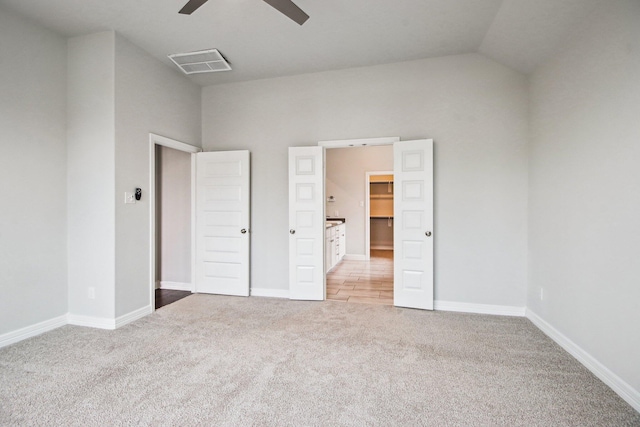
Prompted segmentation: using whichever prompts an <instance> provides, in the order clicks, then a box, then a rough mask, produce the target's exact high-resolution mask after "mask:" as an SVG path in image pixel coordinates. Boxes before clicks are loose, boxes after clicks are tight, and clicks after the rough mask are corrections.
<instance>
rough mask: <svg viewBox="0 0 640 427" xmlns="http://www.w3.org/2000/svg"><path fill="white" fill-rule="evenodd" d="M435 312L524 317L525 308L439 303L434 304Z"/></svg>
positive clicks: (453, 302) (450, 302)
mask: <svg viewBox="0 0 640 427" xmlns="http://www.w3.org/2000/svg"><path fill="white" fill-rule="evenodd" d="M433 308H434V310H439V311H457V312H459V313H475V314H493V315H497V316H517V317H524V315H525V307H513V306H510V305H490V304H472V303H468V302H455V301H439V300H436V301H434V302H433Z"/></svg>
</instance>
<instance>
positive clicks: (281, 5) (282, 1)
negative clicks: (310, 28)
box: [264, 0, 309, 25]
mask: <svg viewBox="0 0 640 427" xmlns="http://www.w3.org/2000/svg"><path fill="white" fill-rule="evenodd" d="M264 2H265V3H267V4H269V5H270V6H271V7H273V8H275V9H277V10H278V11H280V12H281V13H283V14H285V15H286V16H288V17H289V18H291V19H292V20H294V21H295V22H296V23H298V24H300V25H302V24H304V23H305V22H307V19H309V15H307V14H306V13H304V11H303V10H302V9H300V8H299V7H298V6H296V5H295V3H294V2H292V1H291V0H264Z"/></svg>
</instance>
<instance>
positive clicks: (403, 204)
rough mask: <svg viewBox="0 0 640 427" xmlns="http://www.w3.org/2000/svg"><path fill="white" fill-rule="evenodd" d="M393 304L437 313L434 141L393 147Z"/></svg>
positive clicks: (404, 142) (407, 142)
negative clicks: (435, 286) (434, 274)
mask: <svg viewBox="0 0 640 427" xmlns="http://www.w3.org/2000/svg"><path fill="white" fill-rule="evenodd" d="M393 158H394V160H393V162H394V213H393V215H394V221H395V224H394V225H395V229H394V237H393V246H394V275H393V303H394V305H397V306H400V307H409V308H421V309H426V310H433V236H432V233H433V140H431V139H424V140H417V141H401V142H396V143H395V144H394V145H393Z"/></svg>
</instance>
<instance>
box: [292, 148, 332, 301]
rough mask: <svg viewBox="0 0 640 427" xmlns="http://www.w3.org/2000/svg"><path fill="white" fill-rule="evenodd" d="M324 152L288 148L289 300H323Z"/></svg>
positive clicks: (316, 149) (317, 149)
mask: <svg viewBox="0 0 640 427" xmlns="http://www.w3.org/2000/svg"><path fill="white" fill-rule="evenodd" d="M324 224H325V220H324V148H323V147H290V148H289V297H290V298H291V299H297V300H324V297H325V276H324V241H325V233H324V232H325V225H324Z"/></svg>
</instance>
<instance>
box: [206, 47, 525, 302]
mask: <svg viewBox="0 0 640 427" xmlns="http://www.w3.org/2000/svg"><path fill="white" fill-rule="evenodd" d="M527 89H528V86H527V80H526V78H525V77H524V76H523V75H521V74H519V73H517V72H514V71H512V70H510V69H508V68H506V67H504V66H501V65H499V64H497V63H495V62H493V61H491V60H489V59H487V58H486V57H484V56H482V55H478V54H469V55H459V56H450V57H444V58H436V59H428V60H420V61H411V62H405V63H397V64H390V65H382V66H375V67H367V68H360V69H349V70H341V71H332V72H323V73H317V74H308V75H301V76H293V77H284V78H278V79H269V80H260V81H252V82H245V83H237V84H225V85H219V86H210V87H206V88H204V90H203V100H202V105H203V111H202V114H203V144H204V147H205V149H206V150H228V149H248V150H251V153H252V211H253V212H254V214H253V215H252V226H251V228H252V240H251V244H252V259H251V280H252V287H254V288H269V289H277V290H282V289H287V288H288V269H287V251H288V247H287V246H288V224H287V222H288V221H287V217H288V214H287V205H288V200H287V194H288V192H287V179H288V178H287V147H289V146H296V145H315V144H316V143H317V141H319V140H332V139H348V138H367V137H380V136H400V137H401V138H402V139H414V138H424V137H426V138H433V139H434V141H435V234H434V237H435V254H436V259H435V288H436V298H437V299H439V300H444V301H457V302H468V303H483V304H496V305H508V306H519V307H523V306H524V305H525V292H526V270H527V266H526V242H527V238H526V236H527V213H526V211H527V157H526V156H527V150H526V140H527V132H528V129H527V117H528V116H527V114H528V112H527V108H528V93H527Z"/></svg>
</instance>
